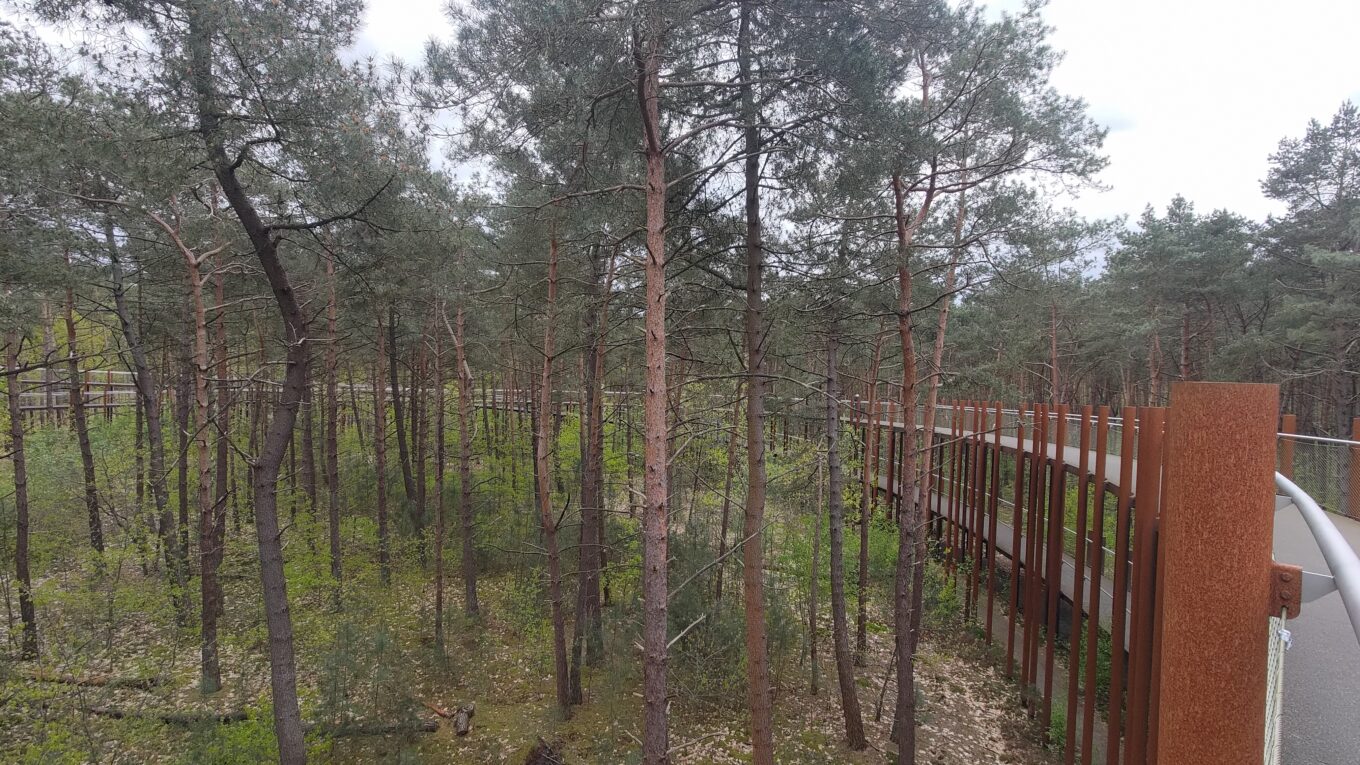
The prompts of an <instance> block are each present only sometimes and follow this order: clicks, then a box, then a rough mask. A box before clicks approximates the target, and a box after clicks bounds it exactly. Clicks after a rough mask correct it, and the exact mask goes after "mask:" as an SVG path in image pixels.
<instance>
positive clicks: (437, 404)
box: [434, 304, 463, 656]
mask: <svg viewBox="0 0 1360 765" xmlns="http://www.w3.org/2000/svg"><path fill="white" fill-rule="evenodd" d="M435 311H436V312H437V313H439V314H441V315H442V314H443V312H444V308H443V306H442V305H438V304H436V306H435ZM460 376H461V375H460ZM458 393H459V398H462V393H463V391H462V387H461V386H460V387H459V391H458ZM460 407H461V404H460ZM444 533H445V527H444V336H443V335H442V334H440V333H439V332H438V331H436V332H435V333H434V644H435V648H436V649H437V650H438V651H439V655H440V656H443V655H444Z"/></svg>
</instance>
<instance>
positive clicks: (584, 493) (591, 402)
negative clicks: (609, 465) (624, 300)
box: [570, 245, 607, 704]
mask: <svg viewBox="0 0 1360 765" xmlns="http://www.w3.org/2000/svg"><path fill="white" fill-rule="evenodd" d="M590 253H591V257H590V272H591V281H590V284H589V289H590V295H589V297H590V298H591V304H590V305H588V306H587V307H586V353H585V358H584V359H583V363H582V369H581V373H582V374H581V377H582V384H583V391H582V393H583V394H584V395H583V396H582V403H581V421H582V423H583V424H584V431H585V432H584V433H583V438H582V439H581V451H582V460H581V534H580V558H579V560H580V563H579V566H578V568H579V569H580V572H579V574H578V575H577V588H576V620H575V623H574V624H573V629H572V645H571V660H572V661H571V676H570V685H571V689H570V690H571V701H572V703H573V704H579V703H581V701H582V700H583V698H582V697H583V694H582V691H581V665H582V664H585V663H594V662H596V661H598V660H599V658H600V655H601V653H603V636H602V627H601V624H600V568H601V565H600V563H601V561H600V556H601V552H602V550H603V542H604V521H603V518H604V491H603V481H604V422H603V419H604V405H603V401H602V398H603V390H602V389H601V380H600V378H601V376H602V375H603V372H604V335H603V333H604V330H605V320H606V310H607V305H606V303H605V294H604V293H605V289H606V286H605V284H604V280H605V274H604V268H603V263H602V262H601V259H600V250H599V246H598V245H596V246H593V247H591V249H590Z"/></svg>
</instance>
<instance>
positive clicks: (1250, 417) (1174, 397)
mask: <svg viewBox="0 0 1360 765" xmlns="http://www.w3.org/2000/svg"><path fill="white" fill-rule="evenodd" d="M1278 412H1279V388H1278V386H1275V385H1248V384H1228V383H1176V384H1174V385H1173V386H1172V390H1171V409H1170V424H1169V428H1168V431H1169V432H1168V434H1167V435H1168V442H1167V449H1168V452H1167V455H1168V459H1167V461H1166V465H1167V475H1166V494H1165V497H1166V502H1165V505H1164V506H1163V510H1162V518H1161V524H1160V534H1159V537H1160V538H1159V540H1158V541H1159V547H1160V549H1159V550H1158V556H1159V558H1160V559H1161V560H1162V562H1163V566H1164V568H1163V569H1162V574H1163V576H1162V581H1161V592H1159V593H1158V596H1157V597H1158V608H1159V609H1160V616H1161V618H1160V620H1159V623H1160V627H1161V635H1160V648H1161V651H1160V662H1159V666H1156V667H1154V668H1153V670H1154V672H1157V673H1158V682H1157V688H1158V694H1157V699H1156V702H1155V703H1156V704H1157V718H1156V719H1157V722H1158V727H1159V730H1158V733H1157V736H1156V737H1155V740H1156V750H1155V755H1156V761H1157V762H1162V763H1166V764H1167V765H1173V764H1175V763H1192V762H1193V763H1196V764H1197V765H1218V764H1221V765H1230V764H1231V765H1238V764H1240V763H1248V762H1260V761H1261V760H1262V756H1263V753H1264V746H1265V707H1266V680H1267V677H1266V659H1267V647H1268V640H1267V636H1268V631H1267V623H1268V622H1267V619H1268V616H1269V615H1270V598H1271V576H1272V575H1271V566H1272V562H1271V535H1272V529H1273V524H1274V500H1275V487H1274V483H1273V480H1274V472H1275V457H1276V454H1275V444H1276V435H1275V424H1276V417H1277V416H1278ZM1142 489H1143V487H1142V485H1141V484H1140V486H1139V490H1140V496H1141V491H1142ZM1225 529H1229V530H1231V533H1224V530H1225Z"/></svg>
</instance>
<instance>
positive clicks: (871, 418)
mask: <svg viewBox="0 0 1360 765" xmlns="http://www.w3.org/2000/svg"><path fill="white" fill-rule="evenodd" d="M882 352H883V334H882V331H881V327H880V331H879V333H878V334H877V335H875V336H874V361H873V364H872V365H870V367H869V400H868V403H867V406H868V415H867V417H866V422H865V430H864V433H865V436H864V464H863V467H862V468H861V470H860V474H861V477H862V478H863V482H862V483H861V491H860V496H859V572H858V573H859V592H858V593H856V601H857V606H858V609H857V611H856V614H855V666H857V667H862V666H864V663H865V652H866V651H868V650H869V602H868V594H869V522H870V520H872V518H871V517H870V516H871V513H872V512H873V506H874V494H875V493H876V492H877V491H878V486H877V481H878V465H877V464H875V462H874V458H875V457H876V456H877V454H878V432H879V428H878V422H877V420H878V365H879V361H880V359H881V358H882ZM888 434H889V437H891V435H892V431H891V430H889V431H888ZM889 491H891V488H890V489H889Z"/></svg>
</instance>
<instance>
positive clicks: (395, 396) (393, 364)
mask: <svg viewBox="0 0 1360 765" xmlns="http://www.w3.org/2000/svg"><path fill="white" fill-rule="evenodd" d="M387 344H388V360H389V367H388V372H389V375H390V378H391V382H392V420H393V422H394V424H395V425H396V431H397V459H398V460H400V461H401V485H402V488H404V489H405V491H406V501H407V502H408V503H409V502H415V501H416V481H415V478H413V477H412V475H411V452H410V451H409V450H408V449H407V448H406V417H405V416H404V414H403V412H404V411H405V408H404V407H403V406H402V403H401V378H400V377H399V376H398V375H397V356H398V355H399V353H398V351H397V347H398V346H397V309H396V308H389V309H387ZM411 387H412V389H414V388H415V385H414V379H412V386H411Z"/></svg>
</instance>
